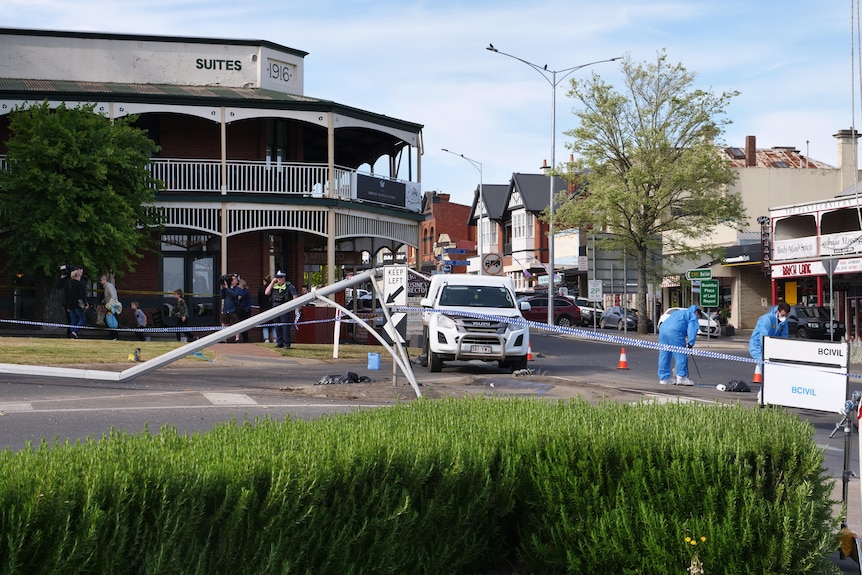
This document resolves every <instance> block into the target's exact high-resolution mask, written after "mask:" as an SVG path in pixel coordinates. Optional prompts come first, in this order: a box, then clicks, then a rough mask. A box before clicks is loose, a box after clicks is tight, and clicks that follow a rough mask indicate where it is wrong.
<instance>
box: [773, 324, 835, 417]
mask: <svg viewBox="0 0 862 575" xmlns="http://www.w3.org/2000/svg"><path fill="white" fill-rule="evenodd" d="M763 360H764V364H763V396H762V397H763V404H764V405H783V406H785V407H798V408H801V409H814V410H817V411H828V412H831V413H838V412H840V411H841V409H842V407H843V406H844V402H845V401H846V400H847V390H848V383H847V382H848V378H847V371H848V366H849V364H850V345H849V344H848V343H846V342H840V341H838V342H831V341H811V340H801V339H785V338H781V337H765V338H763Z"/></svg>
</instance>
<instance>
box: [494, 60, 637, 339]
mask: <svg viewBox="0 0 862 575" xmlns="http://www.w3.org/2000/svg"><path fill="white" fill-rule="evenodd" d="M485 49H486V50H489V51H491V52H495V53H497V54H502V55H503V56H508V57H509V58H513V59H515V60H517V61H518V62H523V63H524V64H526V65H527V66H529V67H530V68H532V69H533V70H535V71H536V72H538V73H539V74H540V75H541V76H542V78H544V79H545V81H546V82H547V83H548V84H550V85H551V165H550V170H549V174H548V175H549V176H550V177H549V178H548V180H549V181H550V183H549V184H548V185H549V187H550V192H549V195H550V200H549V203H548V268H549V269H550V272H549V274H550V277H549V278H548V325H554V283H555V282H554V279H555V277H556V274H555V273H554V172H553V171H554V170H555V169H556V167H557V157H556V148H557V86H558V85H559V83H560V82H562V81H563V80H565V79H566V76H568V75H569V74H571V73H572V72H575V71H577V70H580V69H581V68H586V67H587V66H592V65H593V64H601V63H603V62H613V61H615V60H619V59H620V58H621V56H618V57H616V58H608V59H607V60H596V61H595V62H589V63H587V64H581V65H580V66H572V67H571V68H563V69H562V70H548V66H547V64H546V65H544V66H539V65H538V64H533V63H532V62H528V61H527V60H524V59H523V58H518V57H517V56H513V55H512V54H507V53H506V52H500V51H499V50H497V49H496V48H494V45H493V44H489V45H488V47H487V48H485ZM557 74H562V76H560V77H559V78H558V77H557Z"/></svg>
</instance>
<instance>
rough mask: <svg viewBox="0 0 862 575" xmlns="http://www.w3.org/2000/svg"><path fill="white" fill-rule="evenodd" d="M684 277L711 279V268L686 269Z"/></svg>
mask: <svg viewBox="0 0 862 575" xmlns="http://www.w3.org/2000/svg"><path fill="white" fill-rule="evenodd" d="M685 279H687V280H709V279H712V270H709V269H706V270H704V269H698V270H688V271H687V272H685Z"/></svg>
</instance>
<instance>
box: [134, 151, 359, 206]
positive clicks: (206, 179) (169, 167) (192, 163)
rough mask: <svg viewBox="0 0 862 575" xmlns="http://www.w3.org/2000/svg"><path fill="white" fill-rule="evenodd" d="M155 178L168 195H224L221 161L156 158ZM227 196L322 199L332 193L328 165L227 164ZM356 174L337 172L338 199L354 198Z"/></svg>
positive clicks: (346, 171) (343, 169) (244, 162)
mask: <svg viewBox="0 0 862 575" xmlns="http://www.w3.org/2000/svg"><path fill="white" fill-rule="evenodd" d="M149 167H150V171H151V172H152V174H153V177H154V178H156V179H158V180H161V181H162V182H163V183H164V185H165V190H164V191H166V192H215V193H220V192H221V191H222V176H221V175H222V165H221V162H219V161H218V160H188V159H182V160H181V159H168V158H154V159H153V160H152V161H151V162H150V166H149ZM225 167H226V170H225V171H226V176H225V182H224V183H225V186H224V189H225V191H226V192H230V193H252V194H296V195H301V196H308V197H315V198H322V197H324V196H326V195H327V191H328V189H329V178H328V175H329V169H328V167H327V166H326V164H298V163H284V162H266V161H260V162H256V161H237V160H231V161H228V162H227V163H226V166H225ZM353 173H354V170H350V169H347V168H342V167H336V168H335V194H334V195H335V197H338V198H343V199H350V198H351V181H352V174H353Z"/></svg>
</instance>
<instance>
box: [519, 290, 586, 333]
mask: <svg viewBox="0 0 862 575" xmlns="http://www.w3.org/2000/svg"><path fill="white" fill-rule="evenodd" d="M522 301H526V302H529V304H530V309H529V311H525V312H521V313H522V315H523V316H524V319H526V320H529V321H536V322H542V323H547V322H548V296H546V295H534V296H527V297H522V298H519V299H518V302H522ZM581 321H582V318H581V309H580V308H579V307H578V305H577V304H576V303H575V298H571V297H568V296H556V297H554V323H555V324H556V325H559V326H562V327H573V326H576V325H581Z"/></svg>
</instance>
